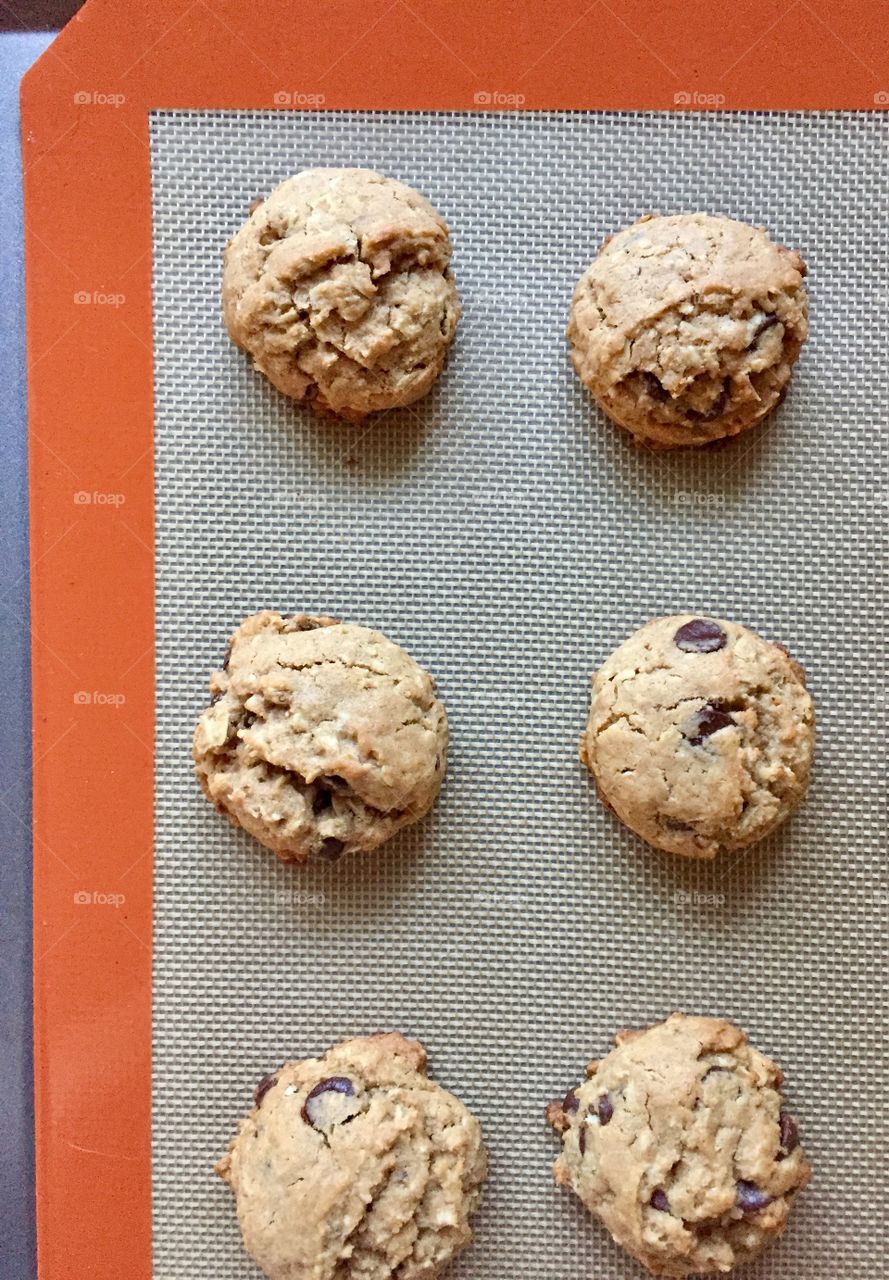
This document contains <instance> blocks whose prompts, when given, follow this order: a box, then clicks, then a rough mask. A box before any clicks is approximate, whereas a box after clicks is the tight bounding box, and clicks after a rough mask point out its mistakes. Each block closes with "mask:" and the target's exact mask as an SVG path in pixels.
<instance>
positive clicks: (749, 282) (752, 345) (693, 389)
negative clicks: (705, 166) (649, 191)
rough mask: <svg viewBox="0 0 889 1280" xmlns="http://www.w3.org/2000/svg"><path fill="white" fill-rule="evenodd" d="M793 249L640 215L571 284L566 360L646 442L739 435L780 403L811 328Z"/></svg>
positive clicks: (723, 223)
mask: <svg viewBox="0 0 889 1280" xmlns="http://www.w3.org/2000/svg"><path fill="white" fill-rule="evenodd" d="M805 274H806V268H805V265H804V263H803V260H802V258H801V257H800V256H799V254H798V253H796V252H794V251H793V250H791V249H785V248H784V247H783V246H781V245H778V244H774V243H773V242H772V241H771V240H770V239H769V237H768V235H767V234H766V232H765V230H764V229H763V228H762V227H751V226H747V224H746V223H743V222H735V221H734V220H733V219H731V218H724V217H713V216H711V215H709V214H706V213H683V214H676V215H673V216H671V217H660V216H658V215H656V214H648V215H647V216H646V217H644V218H641V219H640V220H639V221H638V222H636V223H634V225H633V226H631V227H628V228H626V229H625V230H623V231H619V232H618V233H617V235H614V236H609V238H608V239H607V240H606V241H605V243H604V245H603V246H602V248H601V250H600V251H599V256H598V257H597V258H596V259H595V261H594V262H593V263H592V264H591V265H590V266H589V267H588V268H587V270H586V271H585V272H584V274H583V275H582V276H581V278H580V281H579V282H578V285H577V288H576V289H575V292H574V301H573V304H572V308H571V320H570V323H569V326H568V337H569V340H570V342H571V347H572V357H573V360H574V367H575V369H576V370H577V373H578V375H579V377H580V379H581V381H582V382H583V383H584V384H585V386H586V387H587V388H588V389H589V390H590V391H591V392H592V394H593V395H594V397H595V398H596V400H597V401H598V403H599V405H600V406H601V408H602V409H604V411H605V412H606V413H607V414H608V416H609V417H610V418H612V419H613V421H614V422H616V423H617V424H618V426H621V427H624V428H626V430H627V431H630V432H632V434H633V435H634V436H635V437H636V438H637V439H638V440H641V441H642V442H644V443H645V444H647V445H649V446H650V447H653V448H661V449H665V448H674V447H676V446H680V445H701V444H707V443H709V442H710V441H711V440H717V439H719V438H720V437H723V436H734V435H737V434H738V433H739V432H741V431H746V430H748V429H749V428H750V427H752V426H753V425H754V424H755V423H757V422H759V420H760V419H761V418H763V417H765V415H766V414H767V413H770V412H771V410H772V409H774V408H775V406H776V405H777V404H778V403H779V402H780V401H781V399H782V397H783V395H784V392H785V391H786V389H787V385H788V383H789V381H790V375H791V373H792V371H793V366H794V363H795V361H796V358H797V356H798V355H799V352H800V347H801V346H802V344H803V342H804V341H805V338H806V335H807V333H808V305H807V299H806V290H805V287H804V285H803V277H804V276H805Z"/></svg>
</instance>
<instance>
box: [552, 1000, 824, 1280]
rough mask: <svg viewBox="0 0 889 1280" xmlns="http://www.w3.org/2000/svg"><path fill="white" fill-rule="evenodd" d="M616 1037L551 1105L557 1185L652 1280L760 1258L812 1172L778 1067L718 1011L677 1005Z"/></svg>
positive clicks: (706, 1271) (721, 1269)
mask: <svg viewBox="0 0 889 1280" xmlns="http://www.w3.org/2000/svg"><path fill="white" fill-rule="evenodd" d="M615 1045H616V1046H617V1047H616V1048H614V1049H612V1050H611V1052H610V1053H608V1054H607V1055H606V1056H605V1057H604V1058H603V1059H602V1060H601V1062H592V1063H590V1065H589V1067H588V1068H587V1074H588V1076H589V1079H588V1080H586V1081H585V1082H584V1083H583V1084H581V1085H579V1086H578V1087H577V1088H576V1089H571V1090H570V1091H569V1092H568V1094H567V1095H566V1097H565V1099H564V1101H563V1102H553V1103H550V1105H549V1107H548V1108H547V1119H548V1120H549V1122H550V1123H551V1124H552V1126H553V1127H554V1128H555V1129H556V1131H557V1132H558V1133H560V1134H561V1136H562V1154H561V1155H560V1156H559V1158H558V1160H557V1161H556V1163H555V1166H554V1170H553V1172H554V1174H555V1178H556V1181H557V1182H558V1183H559V1184H560V1185H562V1186H567V1187H571V1189H572V1190H573V1191H574V1192H575V1193H576V1194H577V1195H578V1196H579V1197H580V1199H581V1200H582V1201H583V1203H584V1204H585V1205H586V1207H587V1208H588V1209H589V1210H590V1211H591V1212H592V1213H595V1214H596V1215H597V1217H599V1218H600V1219H601V1221H602V1222H603V1223H604V1224H605V1226H606V1227H607V1228H608V1230H609V1231H610V1232H611V1234H612V1235H613V1236H614V1238H615V1240H616V1241H617V1242H618V1244H620V1245H622V1246H623V1247H624V1248H625V1249H626V1250H628V1252H630V1253H631V1254H632V1255H633V1257H634V1258H637V1259H638V1260H639V1261H640V1262H641V1263H642V1264H643V1265H644V1266H645V1267H647V1268H648V1270H649V1271H650V1272H651V1273H652V1274H653V1275H656V1276H687V1275H690V1274H692V1273H694V1274H705V1275H709V1274H711V1273H714V1272H725V1271H731V1270H732V1268H733V1267H735V1266H737V1265H739V1264H740V1263H742V1262H747V1261H749V1260H750V1259H751V1258H754V1257H756V1255H757V1254H758V1253H760V1252H761V1251H762V1250H763V1249H764V1248H765V1247H766V1246H767V1245H768V1244H770V1243H771V1241H773V1240H774V1239H776V1238H777V1237H778V1236H779V1235H780V1234H781V1233H782V1231H783V1230H784V1228H785V1226H786V1223H787V1218H788V1214H789V1213H790V1207H791V1204H792V1203H793V1197H794V1195H795V1194H796V1192H797V1191H799V1190H800V1188H802V1187H804V1186H805V1185H806V1183H807V1182H808V1180H809V1175H810V1172H811V1171H810V1168H809V1165H808V1162H807V1161H806V1158H805V1156H804V1154H803V1151H802V1148H801V1147H800V1145H799V1135H798V1132H797V1125H796V1121H795V1120H794V1118H793V1117H792V1116H791V1115H790V1113H789V1112H788V1111H787V1110H786V1109H785V1108H784V1105H783V1098H782V1096H781V1093H780V1091H779V1090H780V1086H781V1083H782V1077H781V1072H780V1071H779V1070H778V1068H777V1067H776V1066H775V1064H774V1063H773V1062H770V1061H769V1059H768V1058H765V1057H763V1055H762V1054H760V1053H757V1051H756V1050H755V1049H754V1048H752V1046H751V1045H750V1044H748V1042H747V1037H746V1036H745V1035H744V1033H743V1032H742V1031H740V1030H739V1029H738V1028H737V1027H735V1026H733V1025H732V1024H731V1023H730V1022H726V1021H724V1020H723V1019H721V1018H698V1017H686V1016H685V1015H684V1014H681V1013H674V1014H672V1015H671V1016H670V1017H669V1018H667V1020H666V1021H665V1022H661V1023H659V1024H658V1025H657V1026H654V1027H649V1028H648V1029H646V1030H642V1031H629V1032H622V1033H621V1034H619V1035H617V1036H616V1037H615Z"/></svg>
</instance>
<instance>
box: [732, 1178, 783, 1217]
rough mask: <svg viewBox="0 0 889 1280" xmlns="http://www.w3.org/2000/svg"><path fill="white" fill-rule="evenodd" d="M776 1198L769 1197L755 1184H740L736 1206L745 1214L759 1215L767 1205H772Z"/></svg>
mask: <svg viewBox="0 0 889 1280" xmlns="http://www.w3.org/2000/svg"><path fill="white" fill-rule="evenodd" d="M774 1198H775V1197H774V1196H770V1195H767V1193H766V1192H765V1191H763V1190H762V1189H761V1188H760V1187H758V1186H757V1185H756V1183H755V1182H743V1181H742V1182H739V1183H738V1192H737V1195H736V1196H735V1204H736V1205H737V1206H738V1208H739V1209H741V1210H742V1211H743V1212H744V1213H759V1211H760V1209H764V1208H765V1207H766V1205H768V1204H771V1203H772V1201H773V1200H774Z"/></svg>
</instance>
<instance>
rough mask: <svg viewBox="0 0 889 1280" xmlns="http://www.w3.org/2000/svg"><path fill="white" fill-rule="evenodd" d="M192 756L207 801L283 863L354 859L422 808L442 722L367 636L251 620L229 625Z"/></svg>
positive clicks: (416, 674) (418, 685)
mask: <svg viewBox="0 0 889 1280" xmlns="http://www.w3.org/2000/svg"><path fill="white" fill-rule="evenodd" d="M210 689H211V691H212V693H213V695H214V697H213V702H212V704H211V705H210V706H209V707H208V708H207V710H206V711H205V712H204V713H203V715H202V716H201V718H200V720H199V721H198V725H197V728H196V730H195V735H194V745H193V753H194V759H195V765H196V768H197V773H198V778H199V780H200V783H201V786H202V787H203V789H204V792H205V794H206V795H207V797H208V799H210V800H211V801H212V802H213V803H214V804H215V805H216V806H217V808H218V809H219V810H220V811H221V812H222V813H224V814H225V815H226V816H227V817H228V818H229V819H230V821H231V822H232V823H234V824H235V826H239V827H243V829H244V830H245V831H249V832H250V834H251V835H252V836H255V837H256V839H257V840H259V841H261V842H262V844H264V845H267V846H268V848H269V849H273V850H274V852H275V853H276V854H277V855H278V857H279V858H281V859H282V860H283V861H285V862H305V861H306V860H307V859H308V858H319V859H324V860H328V861H334V860H336V859H337V858H339V857H340V856H341V855H342V854H344V853H353V852H354V853H367V852H369V851H370V850H372V849H376V848H377V846H378V845H380V844H382V843H383V841H384V840H388V838H389V837H390V836H391V835H393V834H394V833H395V832H396V831H398V830H399V829H400V828H401V827H404V826H407V825H408V824H409V823H412V822H416V821H417V820H418V819H419V818H421V817H423V815H424V814H425V813H426V812H427V811H428V810H429V809H430V808H431V807H432V804H433V802H434V800H435V797H436V796H437V794H438V790H439V787H440V786H441V780H442V778H443V776H444V772H445V767H446V763H447V745H448V722H447V717H446V715H445V709H444V707H443V706H442V704H441V703H440V702H439V701H438V699H437V698H436V696H435V685H434V682H433V680H432V677H431V676H430V675H429V674H428V673H427V672H426V671H424V670H423V668H422V667H420V666H418V665H417V663H416V662H414V660H413V658H411V657H410V655H409V654H407V653H405V651H404V650H403V649H401V648H399V646H398V645H397V644H393V642H392V641H391V640H387V639H386V637H385V636H384V635H381V634H380V633H379V632H378V631H371V630H370V629H369V628H368V627H360V626H356V625H354V624H353V623H342V622H337V621H336V619H335V618H324V617H317V618H316V617H309V616H307V615H305V614H299V615H297V616H296V617H293V618H284V617H282V616H281V615H280V614H278V613H258V614H256V615H255V616H254V617H252V618H248V619H247V620H246V621H245V622H243V623H242V624H241V626H240V627H238V629H237V631H236V632H235V633H234V635H233V636H232V639H231V643H230V645H229V650H228V654H227V657H226V661H225V665H224V668H223V670H221V671H217V672H216V673H215V674H214V675H213V677H212V679H211V681H210Z"/></svg>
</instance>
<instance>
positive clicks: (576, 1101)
mask: <svg viewBox="0 0 889 1280" xmlns="http://www.w3.org/2000/svg"><path fill="white" fill-rule="evenodd" d="M579 1106H580V1098H578V1096H577V1094H576V1093H575V1092H574V1090H573V1089H569V1090H568V1092H567V1093H566V1094H565V1101H564V1102H563V1103H562V1110H563V1111H567V1113H568V1114H569V1115H573V1114H574V1112H575V1111H576V1110H577V1109H578V1107H579Z"/></svg>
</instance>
